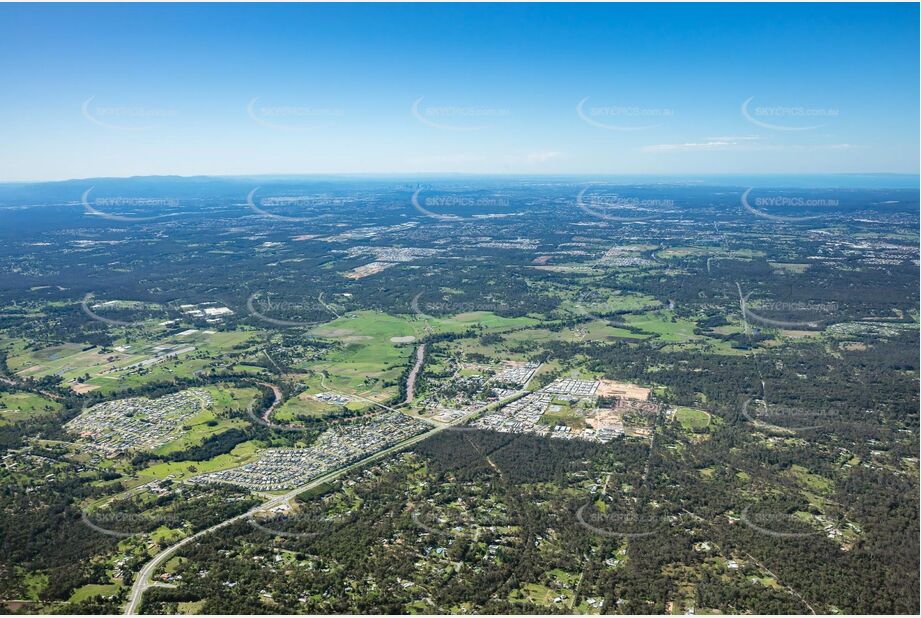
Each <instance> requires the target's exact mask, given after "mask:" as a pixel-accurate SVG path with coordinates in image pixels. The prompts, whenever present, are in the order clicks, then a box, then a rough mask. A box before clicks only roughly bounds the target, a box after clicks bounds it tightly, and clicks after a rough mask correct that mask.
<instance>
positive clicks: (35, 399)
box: [0, 393, 61, 422]
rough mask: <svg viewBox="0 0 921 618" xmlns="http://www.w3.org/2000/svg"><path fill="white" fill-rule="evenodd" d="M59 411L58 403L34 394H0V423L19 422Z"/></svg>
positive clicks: (59, 405)
mask: <svg viewBox="0 0 921 618" xmlns="http://www.w3.org/2000/svg"><path fill="white" fill-rule="evenodd" d="M60 409H61V404H59V403H58V402H56V401H54V400H52V399H48V398H47V397H43V396H41V395H37V394H35V393H0V422H3V421H7V422H9V421H19V420H23V419H26V418H29V417H30V416H35V415H38V414H47V413H51V412H57V411H58V410H60Z"/></svg>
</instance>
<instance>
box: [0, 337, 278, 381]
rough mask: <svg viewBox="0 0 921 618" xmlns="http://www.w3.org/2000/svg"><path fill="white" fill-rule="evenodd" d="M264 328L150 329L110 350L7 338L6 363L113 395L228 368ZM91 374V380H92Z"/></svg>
mask: <svg viewBox="0 0 921 618" xmlns="http://www.w3.org/2000/svg"><path fill="white" fill-rule="evenodd" d="M259 332H260V331H253V330H238V331H227V332H206V331H204V330H197V331H196V332H194V333H190V334H187V335H183V336H180V335H178V334H173V335H166V334H165V333H162V332H159V333H158V332H146V331H145V336H143V337H139V336H135V337H133V338H132V339H131V340H130V343H128V340H125V339H122V340H117V341H116V342H115V344H114V345H113V346H111V347H110V348H108V347H106V348H103V347H96V346H88V345H80V344H74V343H67V344H64V345H55V346H51V347H47V348H43V349H39V350H27V349H25V347H24V346H23V345H21V344H19V343H18V342H15V341H13V342H11V341H6V342H5V344H6V345H7V346H8V347H10V348H11V349H10V356H9V357H8V359H7V366H8V367H9V368H10V370H11V371H13V372H14V373H17V374H18V375H20V376H22V377H29V378H41V377H45V376H50V375H56V376H59V377H60V379H61V381H62V383H63V384H72V383H75V381H76V380H78V379H80V380H81V381H83V382H84V383H85V384H86V385H87V386H88V387H92V389H93V390H98V391H100V392H102V393H106V394H108V393H113V392H117V391H119V390H122V389H125V388H131V387H136V386H140V385H143V384H147V383H150V382H157V381H163V380H171V379H173V378H175V377H180V378H187V377H192V376H193V375H194V374H195V373H196V372H198V371H201V370H208V369H211V368H217V369H221V368H223V367H224V362H223V359H224V358H225V357H226V356H227V355H228V353H229V352H230V351H231V350H232V349H234V348H237V347H239V346H241V345H242V346H244V347H245V344H246V343H251V344H255V343H256V342H257V341H258V335H259ZM164 352H166V353H169V352H178V354H176V355H175V356H172V357H168V358H163V360H160V361H159V362H157V363H153V364H149V365H146V366H143V367H134V365H137V364H138V363H142V362H145V361H149V360H151V359H154V358H155V357H156V355H157V354H158V353H164ZM87 376H88V378H87Z"/></svg>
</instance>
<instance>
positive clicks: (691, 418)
mask: <svg viewBox="0 0 921 618" xmlns="http://www.w3.org/2000/svg"><path fill="white" fill-rule="evenodd" d="M675 420H676V421H678V423H679V424H680V425H681V427H682V428H683V429H685V430H686V431H703V430H705V429H706V428H707V427H709V426H710V413H709V412H706V411H704V410H698V409H696V408H687V407H684V406H679V407H678V409H677V411H676V412H675Z"/></svg>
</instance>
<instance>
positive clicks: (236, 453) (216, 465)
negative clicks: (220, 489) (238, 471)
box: [138, 441, 258, 480]
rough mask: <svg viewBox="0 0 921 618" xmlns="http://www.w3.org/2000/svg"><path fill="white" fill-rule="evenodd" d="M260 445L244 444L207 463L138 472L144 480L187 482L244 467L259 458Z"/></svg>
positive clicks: (176, 463)
mask: <svg viewBox="0 0 921 618" xmlns="http://www.w3.org/2000/svg"><path fill="white" fill-rule="evenodd" d="M257 450H258V445H257V444H256V443H255V442H253V441H248V442H242V443H240V444H238V445H236V446H235V447H234V449H233V450H232V451H230V453H227V454H226V455H218V456H217V457H214V458H213V459H209V460H207V461H171V462H165V463H158V464H154V465H152V466H149V467H147V468H145V469H144V470H141V471H140V472H138V477H140V478H143V479H148V480H150V479H163V478H166V477H168V476H169V477H171V478H172V479H174V480H185V479H187V478H190V477H193V476H195V475H197V474H203V473H205V472H216V471H217V470H224V469H226V468H233V467H236V466H242V465H243V464H246V463H249V462H251V461H254V460H256V459H257V458H258V455H257V454H256V451H257Z"/></svg>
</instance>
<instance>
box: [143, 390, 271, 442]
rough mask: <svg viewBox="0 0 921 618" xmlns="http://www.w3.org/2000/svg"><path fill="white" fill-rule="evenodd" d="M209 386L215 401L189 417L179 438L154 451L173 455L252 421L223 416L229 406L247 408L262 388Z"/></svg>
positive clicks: (231, 407)
mask: <svg viewBox="0 0 921 618" xmlns="http://www.w3.org/2000/svg"><path fill="white" fill-rule="evenodd" d="M205 390H207V391H208V392H209V393H210V394H211V397H212V400H213V402H214V405H213V406H212V407H211V408H210V409H206V410H202V411H201V412H199V413H198V414H196V415H194V416H192V417H190V418H188V419H186V421H185V422H184V423H183V430H184V432H183V434H182V436H180V437H179V438H177V439H176V440H173V441H172V442H168V443H166V444H164V445H163V446H161V447H160V448H158V449H157V450H156V451H154V452H155V453H156V454H157V455H169V454H170V453H173V452H176V451H182V450H185V449H187V448H189V447H191V446H196V445H198V444H201V443H202V442H204V440H206V439H207V438H209V437H210V436H213V435H216V434H219V433H223V432H224V431H226V430H228V429H230V428H232V427H245V426H247V425H248V424H249V423H248V421H246V420H244V419H239V418H235V419H229V418H222V415H224V414H225V413H226V412H227V411H228V410H231V409H236V410H245V409H248V408H249V407H250V406H251V405H252V404H253V400H254V399H255V397H256V396H257V395H258V391H257V390H256V389H255V388H234V387H230V386H209V387H207V388H206V389H205Z"/></svg>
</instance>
